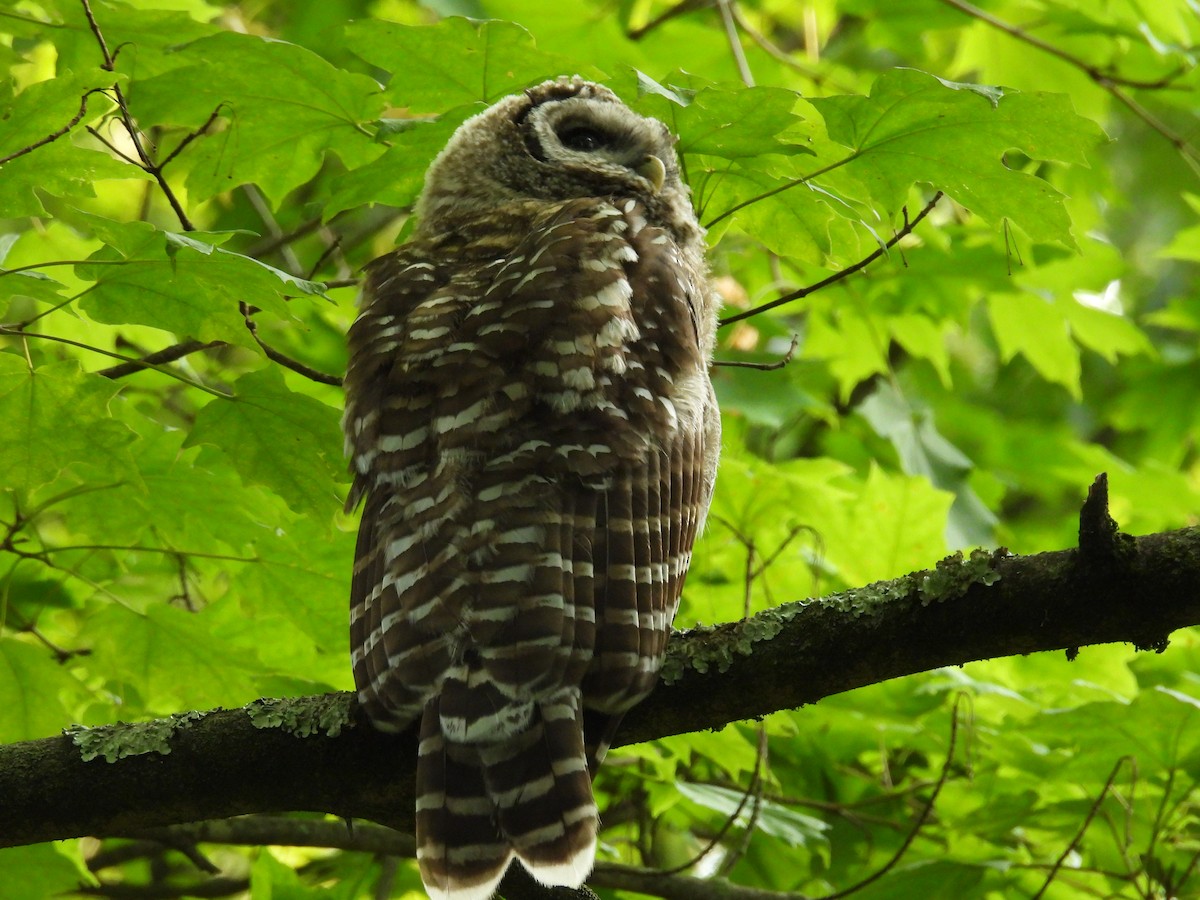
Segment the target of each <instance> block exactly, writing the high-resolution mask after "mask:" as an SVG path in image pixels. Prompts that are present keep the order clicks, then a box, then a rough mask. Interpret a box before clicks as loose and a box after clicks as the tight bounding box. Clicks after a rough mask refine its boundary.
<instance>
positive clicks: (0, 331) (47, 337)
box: [0, 325, 230, 400]
mask: <svg viewBox="0 0 1200 900" xmlns="http://www.w3.org/2000/svg"><path fill="white" fill-rule="evenodd" d="M0 335H8V336H9V337H15V338H39V339H41V340H43V341H54V342H55V343H59V344H66V345H68V346H70V347H78V348H79V349H80V350H90V351H91V352H92V353H99V354H100V355H101V356H108V357H111V358H112V359H119V360H122V361H123V362H126V363H132V364H134V365H136V366H138V367H139V368H148V369H154V370H155V371H156V372H162V373H163V374H164V375H166V376H168V377H170V378H174V379H175V380H176V381H182V382H183V383H184V384H186V385H188V386H190V387H194V388H196V389H197V390H201V391H204V392H205V393H206V394H212V395H213V396H214V397H220V398H222V399H224V400H228V399H230V395H229V394H226V393H224V392H223V391H219V390H217V389H216V388H211V387H209V386H208V385H206V384H201V383H200V382H198V381H193V380H192V379H190V378H188V377H187V376H186V375H181V374H180V373H178V372H175V371H172V370H171V369H168V368H165V367H164V366H159V365H154V364H152V363H148V362H146V361H145V360H143V359H134V358H133V357H131V356H126V355H125V354H123V353H117V352H115V351H113V350H105V349H104V348H103V347H93V346H92V345H91V344H85V343H83V342H82V341H73V340H71V339H70V338H65V337H59V336H58V335H56V334H43V333H41V332H37V331H23V330H21V329H20V328H10V327H8V326H5V325H0Z"/></svg>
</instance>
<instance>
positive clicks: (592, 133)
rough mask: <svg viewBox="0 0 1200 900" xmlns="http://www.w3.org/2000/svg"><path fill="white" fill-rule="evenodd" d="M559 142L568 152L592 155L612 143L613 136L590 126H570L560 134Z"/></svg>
mask: <svg viewBox="0 0 1200 900" xmlns="http://www.w3.org/2000/svg"><path fill="white" fill-rule="evenodd" d="M558 140H559V142H560V143H561V144H562V145H563V146H564V147H566V148H567V149H568V150H578V151H579V152H581V153H591V152H592V151H593V150H599V149H600V148H601V147H607V146H608V145H609V144H611V143H612V135H610V134H606V133H605V132H603V131H600V130H599V129H598V128H593V127H592V126H590V125H568V126H567V127H566V128H564V129H562V131H560V132H559V133H558Z"/></svg>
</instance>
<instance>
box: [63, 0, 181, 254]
mask: <svg viewBox="0 0 1200 900" xmlns="http://www.w3.org/2000/svg"><path fill="white" fill-rule="evenodd" d="M79 2H80V3H81V4H82V6H83V14H84V15H85V16H86V17H87V20H88V28H90V29H91V32H92V34H93V36H95V38H96V43H97V44H99V45H100V53H101V55H102V56H103V57H104V62H103V63H102V64H101V66H100V67H101V68H102V69H104V70H105V71H107V72H115V71H116V62H115V60H114V59H113V55H112V54H111V53H110V52H109V50H108V42H107V41H105V40H104V32H103V31H101V30H100V25H99V23H98V22H97V21H96V16H95V14H94V13H93V12H92V4H91V2H90V0H79ZM112 91H113V96H114V97H115V98H116V101H117V108H118V109H119V110H120V111H121V121H122V123H124V125H125V130H126V132H128V133H129V139H130V140H131V141H133V147H134V149H135V150H137V154H138V159H140V160H141V166H142V168H143V169H145V170H146V171H147V172H149V173H150V174H151V175H152V176H153V177H154V180H155V181H157V182H158V186H159V189H160V190H161V191H162V192H163V196H164V197H166V198H167V202H168V203H170V204H171V209H173V210H174V211H175V217H176V218H177V219H179V224H180V225H181V226H182V227H183V230H184V231H195V230H196V227H195V226H194V225H193V224H192V222H191V220H190V219H188V216H187V213H186V212H184V210H183V205H182V204H181V203H180V202H179V198H178V197H176V196H175V192H174V191H172V190H171V186H170V185H169V184H167V179H166V178H165V177H163V173H162V166H159V165H156V164H155V162H154V160H153V159H151V158H150V154H149V153H147V152H146V148H145V147H144V146H143V145H142V139H141V137H139V134H138V129H137V126H136V125H134V123H133V116H132V115H131V114H130V112H129V104H128V103H126V102H125V93H124V92H123V91H122V90H121V85H120V84H116V83H114V84H113V87H112Z"/></svg>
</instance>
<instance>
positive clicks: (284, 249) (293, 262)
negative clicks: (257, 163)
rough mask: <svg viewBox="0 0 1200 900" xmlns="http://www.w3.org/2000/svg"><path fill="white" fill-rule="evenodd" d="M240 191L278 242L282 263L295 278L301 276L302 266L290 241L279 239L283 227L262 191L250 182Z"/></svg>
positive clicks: (281, 235)
mask: <svg viewBox="0 0 1200 900" xmlns="http://www.w3.org/2000/svg"><path fill="white" fill-rule="evenodd" d="M242 192H243V193H244V194H245V195H246V199H248V200H249V201H250V205H251V206H252V207H254V212H255V213H256V214H257V215H258V217H259V219H261V220H262V223H263V224H264V225H265V226H267V233H268V234H269V235H271V237H272V238H273V239H275V240H276V241H277V242H278V244H277V246H278V249H279V255H280V256H282V257H283V264H284V265H285V266H287V269H288V271H289V272H290V273H291V274H293V275H295V276H296V277H297V278H299V277H301V276H303V274H304V266H303V265H301V263H300V260H299V259H298V258H297V257H296V254H295V253H294V252H293V250H292V248H291V244H290V242H288V241H284V240H280V239H281V238H282V237H283V229H282V228H280V227H279V222H278V221H276V219H275V214H274V213H272V212H271V207H270V205H269V204H268V203H267V200H266V198H265V197H264V196H263V195H262V191H260V190H259V189H258V188H257V187H255V186H254V185H252V184H247V185H244V186H243V188H242Z"/></svg>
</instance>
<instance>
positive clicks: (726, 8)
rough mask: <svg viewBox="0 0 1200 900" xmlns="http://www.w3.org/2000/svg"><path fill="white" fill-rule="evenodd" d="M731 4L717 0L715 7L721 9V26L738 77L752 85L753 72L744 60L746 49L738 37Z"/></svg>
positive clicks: (744, 82) (724, 0)
mask: <svg viewBox="0 0 1200 900" xmlns="http://www.w3.org/2000/svg"><path fill="white" fill-rule="evenodd" d="M731 6H733V4H732V3H731V2H730V0H717V8H718V9H719V10H720V11H721V26H722V27H723V28H724V29H725V39H726V40H727V41H729V52H730V53H732V54H733V61H734V62H735V63H736V64H737V69H738V77H739V78H741V79H742V84H744V85H746V87H754V73H753V72H751V71H750V63H749V62H748V61H747V60H746V51H745V50H744V49H743V48H742V41H741V38H739V37H738V30H737V23H736V22H735V21H734V18H733V10H732V9H730V7H731Z"/></svg>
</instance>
